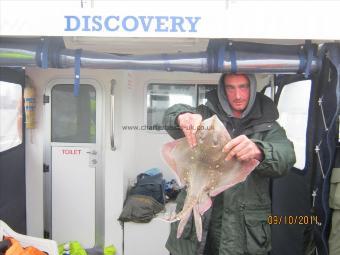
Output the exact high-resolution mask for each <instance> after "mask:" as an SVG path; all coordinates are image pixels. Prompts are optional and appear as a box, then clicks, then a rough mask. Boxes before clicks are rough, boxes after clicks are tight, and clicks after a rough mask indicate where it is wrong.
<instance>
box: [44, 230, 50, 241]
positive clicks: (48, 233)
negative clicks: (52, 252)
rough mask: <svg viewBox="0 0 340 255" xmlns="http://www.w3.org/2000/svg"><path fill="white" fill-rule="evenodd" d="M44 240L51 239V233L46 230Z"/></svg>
mask: <svg viewBox="0 0 340 255" xmlns="http://www.w3.org/2000/svg"><path fill="white" fill-rule="evenodd" d="M44 238H47V239H49V238H50V232H48V231H47V230H44Z"/></svg>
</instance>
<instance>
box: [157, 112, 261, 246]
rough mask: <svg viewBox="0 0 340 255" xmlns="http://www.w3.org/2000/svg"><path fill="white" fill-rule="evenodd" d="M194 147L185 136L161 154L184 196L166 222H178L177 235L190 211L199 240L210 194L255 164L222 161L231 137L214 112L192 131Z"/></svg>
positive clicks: (243, 176)
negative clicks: (184, 190)
mask: <svg viewBox="0 0 340 255" xmlns="http://www.w3.org/2000/svg"><path fill="white" fill-rule="evenodd" d="M196 139H197V146H195V147H194V148H191V147H190V146H189V144H188V141H187V139H186V138H181V139H178V140H175V141H173V142H170V143H167V144H165V145H164V146H163V148H162V155H163V158H164V159H165V161H166V162H167V164H168V165H169V166H170V168H171V169H172V170H173V171H174V172H175V175H176V178H177V181H178V183H179V184H180V185H181V186H185V187H186V190H187V196H186V199H185V202H184V206H183V209H182V211H180V212H179V213H178V214H176V215H174V216H172V217H170V219H169V221H178V220H179V221H180V222H179V225H178V229H177V238H179V237H180V236H181V235H182V233H183V230H184V227H185V225H186V224H187V222H188V220H189V218H190V216H191V214H192V213H193V215H194V220H195V227H196V234H197V239H198V241H201V239H202V219H201V216H202V215H203V214H204V213H205V212H206V211H207V210H208V209H209V208H210V207H211V205H212V201H211V198H210V197H214V196H216V195H218V194H220V193H221V192H223V191H225V190H226V189H228V188H230V187H232V186H234V185H235V184H237V183H240V182H242V181H244V180H245V179H246V178H247V176H248V175H249V174H250V173H251V171H253V170H254V169H255V167H256V166H257V165H258V163H259V162H258V161H257V160H255V159H254V160H249V161H238V160H236V159H234V158H233V159H231V160H228V161H226V160H225V158H226V153H225V152H223V151H222V149H223V147H224V146H225V145H226V144H227V143H228V142H229V141H230V140H231V138H230V135H229V133H228V131H227V129H226V128H225V127H224V125H223V123H222V122H221V121H220V120H219V119H218V118H217V116H216V115H214V116H212V117H211V118H209V119H206V120H204V121H203V122H202V123H201V126H200V128H199V130H198V131H197V133H196Z"/></svg>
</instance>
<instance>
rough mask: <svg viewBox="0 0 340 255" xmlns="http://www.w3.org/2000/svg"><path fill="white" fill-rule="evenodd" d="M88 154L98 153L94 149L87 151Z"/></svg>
mask: <svg viewBox="0 0 340 255" xmlns="http://www.w3.org/2000/svg"><path fill="white" fill-rule="evenodd" d="M86 153H87V154H91V155H97V151H95V150H93V151H87V152H86Z"/></svg>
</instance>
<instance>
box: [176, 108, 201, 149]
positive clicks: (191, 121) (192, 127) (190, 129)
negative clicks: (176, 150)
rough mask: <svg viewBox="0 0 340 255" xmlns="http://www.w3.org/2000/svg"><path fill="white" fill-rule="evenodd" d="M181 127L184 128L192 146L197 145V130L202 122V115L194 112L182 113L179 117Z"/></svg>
mask: <svg viewBox="0 0 340 255" xmlns="http://www.w3.org/2000/svg"><path fill="white" fill-rule="evenodd" d="M177 122H178V125H179V127H180V128H181V129H182V131H183V133H184V135H185V137H186V138H187V140H188V143H189V145H190V146H191V148H193V147H194V146H196V145H197V141H196V136H195V134H196V132H197V129H198V126H199V125H200V124H201V122H202V115H200V114H193V113H182V114H180V115H179V116H178V117H177Z"/></svg>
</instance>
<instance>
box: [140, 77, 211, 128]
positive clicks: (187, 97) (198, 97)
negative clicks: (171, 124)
mask: <svg viewBox="0 0 340 255" xmlns="http://www.w3.org/2000/svg"><path fill="white" fill-rule="evenodd" d="M215 87H216V85H209V84H203V85H197V84H149V85H148V87H147V96H146V97H147V98H146V101H147V125H148V126H149V127H153V129H158V128H155V127H159V129H162V128H161V127H162V120H163V116H164V112H165V111H166V109H168V108H169V107H170V106H173V105H174V104H187V105H190V106H192V107H197V106H198V105H200V104H205V103H206V101H207V99H206V95H207V92H209V91H210V90H212V89H214V88H215Z"/></svg>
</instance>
